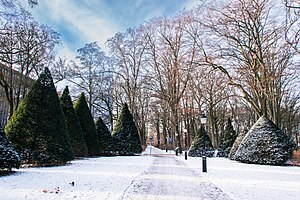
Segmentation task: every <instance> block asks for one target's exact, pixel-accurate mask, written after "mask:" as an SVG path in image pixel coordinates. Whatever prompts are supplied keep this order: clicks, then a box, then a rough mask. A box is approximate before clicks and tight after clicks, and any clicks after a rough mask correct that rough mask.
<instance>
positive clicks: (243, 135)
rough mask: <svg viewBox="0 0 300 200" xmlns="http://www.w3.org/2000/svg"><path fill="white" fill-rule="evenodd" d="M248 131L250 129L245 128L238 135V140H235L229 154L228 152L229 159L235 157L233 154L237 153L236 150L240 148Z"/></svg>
mask: <svg viewBox="0 0 300 200" xmlns="http://www.w3.org/2000/svg"><path fill="white" fill-rule="evenodd" d="M247 132H248V130H244V131H243V132H241V133H240V134H239V135H238V136H237V138H236V140H235V141H234V143H233V145H232V147H231V149H230V152H229V154H228V157H229V159H232V158H233V156H234V155H235V153H236V151H237V150H238V148H239V146H240V144H241V142H242V140H243V139H244V137H245V136H246V134H247Z"/></svg>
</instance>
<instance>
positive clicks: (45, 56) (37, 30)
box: [0, 4, 60, 116]
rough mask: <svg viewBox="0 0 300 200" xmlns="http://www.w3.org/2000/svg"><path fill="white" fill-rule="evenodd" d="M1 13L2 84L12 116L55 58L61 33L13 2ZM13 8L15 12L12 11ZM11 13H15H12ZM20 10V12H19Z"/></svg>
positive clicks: (0, 83) (0, 81)
mask: <svg viewBox="0 0 300 200" xmlns="http://www.w3.org/2000/svg"><path fill="white" fill-rule="evenodd" d="M7 9H8V10H9V11H5V12H7V13H2V15H1V22H2V23H1V28H0V35H1V38H0V47H1V50H0V63H1V65H2V67H1V71H0V85H1V86H2V87H3V88H4V91H5V94H6V99H7V101H8V104H9V116H12V114H13V112H14V110H15V109H16V108H17V107H18V106H19V103H20V98H22V97H24V96H25V95H26V93H27V89H28V87H29V86H30V85H31V84H32V82H33V81H32V80H30V79H29V78H28V77H31V78H35V77H37V76H38V75H39V73H40V72H41V70H42V68H43V67H44V66H47V65H49V63H51V61H52V60H53V58H54V51H53V49H54V47H55V45H57V44H59V42H60V40H59V35H58V34H57V33H56V32H55V31H53V30H52V29H51V28H49V27H47V26H44V25H42V24H39V23H38V22H36V21H35V20H34V19H33V18H32V16H31V14H30V13H28V12H26V11H24V10H22V9H21V8H19V9H21V10H20V11H16V10H17V9H18V7H16V6H14V5H13V4H12V5H10V4H9V6H8V7H7ZM10 9H13V11H10ZM9 12H11V13H9ZM16 13H18V14H16Z"/></svg>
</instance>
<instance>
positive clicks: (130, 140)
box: [113, 103, 142, 155]
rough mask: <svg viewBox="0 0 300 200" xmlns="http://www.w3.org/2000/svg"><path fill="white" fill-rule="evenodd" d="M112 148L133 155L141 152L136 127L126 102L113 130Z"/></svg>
mask: <svg viewBox="0 0 300 200" xmlns="http://www.w3.org/2000/svg"><path fill="white" fill-rule="evenodd" d="M113 148H114V150H115V151H117V152H118V153H119V154H122V155H133V154H135V153H141V152H142V145H141V141H140V137H139V134H138V129H137V127H136V125H135V123H134V121H133V117H132V115H131V113H130V111H129V109H128V106H127V104H126V103H125V104H124V106H123V108H122V111H121V114H120V116H119V118H118V120H117V123H116V125H115V128H114V131H113Z"/></svg>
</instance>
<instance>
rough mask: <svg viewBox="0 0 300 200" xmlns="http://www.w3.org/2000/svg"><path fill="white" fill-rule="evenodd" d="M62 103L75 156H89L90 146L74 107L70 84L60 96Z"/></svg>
mask: <svg viewBox="0 0 300 200" xmlns="http://www.w3.org/2000/svg"><path fill="white" fill-rule="evenodd" d="M60 104H61V107H62V109H63V112H64V115H65V120H66V124H67V129H68V132H69V134H70V138H71V144H72V149H73V152H74V156H76V157H82V156H87V155H88V148H87V145H86V143H85V139H84V136H83V132H82V129H81V126H80V122H79V120H78V117H77V114H76V112H75V109H74V107H73V103H72V99H71V96H70V94H69V88H68V86H66V88H65V89H64V91H63V94H62V95H61V97H60Z"/></svg>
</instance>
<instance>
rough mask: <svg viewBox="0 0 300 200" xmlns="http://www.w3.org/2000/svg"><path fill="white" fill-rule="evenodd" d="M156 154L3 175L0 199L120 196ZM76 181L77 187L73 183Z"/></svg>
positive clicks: (104, 197) (74, 162) (115, 197)
mask: <svg viewBox="0 0 300 200" xmlns="http://www.w3.org/2000/svg"><path fill="white" fill-rule="evenodd" d="M153 160H154V157H148V156H132V157H100V158H90V159H83V160H75V161H72V162H71V164H68V165H67V166H61V167H43V168H27V169H20V170H17V173H15V174H13V175H10V176H4V177H0V199H1V200H2V199H3V200H6V199H10V200H18V199H119V198H120V197H122V195H123V192H124V191H125V190H126V188H127V187H129V185H130V184H131V182H132V181H133V180H134V179H135V178H136V177H137V176H138V175H139V174H140V173H142V172H143V171H145V170H146V169H147V168H148V167H149V166H150V165H151V163H152V162H153ZM72 182H74V186H72V185H71V184H70V183H72Z"/></svg>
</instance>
